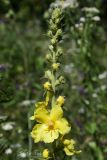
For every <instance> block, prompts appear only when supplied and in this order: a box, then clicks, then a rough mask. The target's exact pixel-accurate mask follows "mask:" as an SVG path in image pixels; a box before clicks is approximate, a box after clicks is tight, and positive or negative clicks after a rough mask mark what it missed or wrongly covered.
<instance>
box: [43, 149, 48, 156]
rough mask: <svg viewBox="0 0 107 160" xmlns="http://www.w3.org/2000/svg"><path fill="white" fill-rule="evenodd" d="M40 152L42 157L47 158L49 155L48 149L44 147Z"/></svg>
mask: <svg viewBox="0 0 107 160" xmlns="http://www.w3.org/2000/svg"><path fill="white" fill-rule="evenodd" d="M42 154H43V158H48V157H49V150H48V149H44V150H43V153H42Z"/></svg>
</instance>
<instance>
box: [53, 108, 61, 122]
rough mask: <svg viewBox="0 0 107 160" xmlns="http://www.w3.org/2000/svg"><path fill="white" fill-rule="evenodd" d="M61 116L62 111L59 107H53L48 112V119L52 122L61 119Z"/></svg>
mask: <svg viewBox="0 0 107 160" xmlns="http://www.w3.org/2000/svg"><path fill="white" fill-rule="evenodd" d="M62 116H63V110H62V108H61V107H59V106H54V107H53V108H52V110H51V112H50V118H51V119H52V120H53V121H56V120H58V119H60V118H62Z"/></svg>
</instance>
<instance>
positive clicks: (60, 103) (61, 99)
mask: <svg viewBox="0 0 107 160" xmlns="http://www.w3.org/2000/svg"><path fill="white" fill-rule="evenodd" d="M64 102H65V98H64V97H63V96H59V97H58V99H57V104H58V105H60V106H62V105H63V104H64Z"/></svg>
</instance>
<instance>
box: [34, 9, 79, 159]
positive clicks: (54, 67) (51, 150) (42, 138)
mask: <svg viewBox="0 0 107 160" xmlns="http://www.w3.org/2000/svg"><path fill="white" fill-rule="evenodd" d="M62 19H63V15H62V8H61V7H56V8H53V9H52V12H51V18H50V21H49V31H48V36H49V38H50V45H49V53H48V54H47V55H46V59H47V61H48V63H49V69H48V70H47V71H45V79H46V82H45V83H44V84H43V87H44V100H43V101H41V102H37V103H36V104H35V110H34V115H33V116H32V117H31V120H34V121H36V122H37V124H36V125H35V126H34V127H33V129H32V132H31V136H32V138H33V140H34V142H35V143H39V142H44V143H45V146H46V144H47V146H48V147H46V148H44V150H43V153H42V158H43V159H57V157H58V151H59V152H62V153H63V155H64V157H66V155H67V156H72V155H74V154H78V153H80V151H76V150H75V148H74V147H75V146H74V145H75V141H74V140H73V139H67V138H65V137H66V135H67V134H68V133H69V132H70V131H71V127H70V125H69V122H68V121H67V119H66V118H65V117H64V113H63V105H64V103H65V97H64V96H62V95H59V96H57V91H58V86H59V85H60V84H64V78H63V76H61V75H60V74H59V70H60V66H61V56H62V53H63V51H62V48H61V47H60V46H59V44H60V42H61V40H62V35H63V31H62V25H61V22H62Z"/></svg>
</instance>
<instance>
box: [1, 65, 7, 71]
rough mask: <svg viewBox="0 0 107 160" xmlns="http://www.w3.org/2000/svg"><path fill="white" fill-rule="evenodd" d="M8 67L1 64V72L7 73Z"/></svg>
mask: <svg viewBox="0 0 107 160" xmlns="http://www.w3.org/2000/svg"><path fill="white" fill-rule="evenodd" d="M6 69H7V67H6V65H5V64H0V72H4V71H6Z"/></svg>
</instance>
